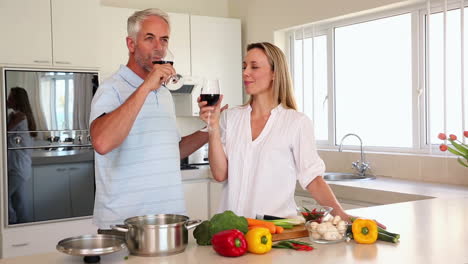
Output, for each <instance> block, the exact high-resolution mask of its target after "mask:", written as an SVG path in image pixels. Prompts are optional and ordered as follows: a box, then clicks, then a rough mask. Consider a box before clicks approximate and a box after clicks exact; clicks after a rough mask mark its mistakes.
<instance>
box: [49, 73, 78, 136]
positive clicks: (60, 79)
mask: <svg viewBox="0 0 468 264" xmlns="http://www.w3.org/2000/svg"><path fill="white" fill-rule="evenodd" d="M41 82H42V84H43V85H42V86H43V87H47V88H45V89H43V91H41V92H42V94H43V97H42V98H44V100H46V102H42V104H41V105H42V106H43V107H44V106H45V108H46V109H43V111H44V113H50V114H47V115H45V116H46V123H47V127H48V129H50V130H71V129H73V101H74V87H73V73H65V72H57V73H52V72H51V73H47V74H46V75H44V77H43V78H42V79H41ZM42 86H41V87H42Z"/></svg>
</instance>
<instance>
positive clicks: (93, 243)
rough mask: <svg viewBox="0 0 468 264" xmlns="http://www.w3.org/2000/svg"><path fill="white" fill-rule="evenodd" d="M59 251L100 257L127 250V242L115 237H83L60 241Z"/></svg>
mask: <svg viewBox="0 0 468 264" xmlns="http://www.w3.org/2000/svg"><path fill="white" fill-rule="evenodd" d="M56 248H57V250H58V251H60V252H63V253H65V254H69V255H73V256H99V255H105V254H110V253H113V252H116V251H119V250H121V249H123V248H126V245H125V241H124V240H123V239H122V238H120V237H118V236H113V235H83V236H77V237H69V238H66V239H63V240H60V241H59V242H58V244H57V247H56Z"/></svg>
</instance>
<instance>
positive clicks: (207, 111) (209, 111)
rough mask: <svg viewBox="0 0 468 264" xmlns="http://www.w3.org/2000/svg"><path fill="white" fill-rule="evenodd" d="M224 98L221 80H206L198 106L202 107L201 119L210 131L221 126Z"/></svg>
mask: <svg viewBox="0 0 468 264" xmlns="http://www.w3.org/2000/svg"><path fill="white" fill-rule="evenodd" d="M222 100H223V96H222V95H220V93H219V81H218V80H206V81H205V82H204V84H203V87H202V90H201V94H200V97H199V98H198V107H200V119H201V120H203V121H205V122H206V124H207V129H208V131H210V130H211V129H212V128H215V129H217V128H218V127H219V113H220V112H221V108H220V105H221V101H222Z"/></svg>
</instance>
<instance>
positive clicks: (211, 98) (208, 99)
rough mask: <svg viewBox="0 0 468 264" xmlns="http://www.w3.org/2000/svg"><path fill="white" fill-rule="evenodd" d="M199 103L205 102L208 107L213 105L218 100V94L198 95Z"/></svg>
mask: <svg viewBox="0 0 468 264" xmlns="http://www.w3.org/2000/svg"><path fill="white" fill-rule="evenodd" d="M200 99H201V101H202V102H203V101H206V102H207V104H206V105H208V106H212V105H215V104H216V103H217V102H218V100H219V94H200Z"/></svg>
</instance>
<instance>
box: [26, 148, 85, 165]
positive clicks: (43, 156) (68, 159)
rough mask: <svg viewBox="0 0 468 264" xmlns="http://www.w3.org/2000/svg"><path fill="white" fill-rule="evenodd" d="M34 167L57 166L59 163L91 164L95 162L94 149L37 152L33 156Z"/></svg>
mask: <svg viewBox="0 0 468 264" xmlns="http://www.w3.org/2000/svg"><path fill="white" fill-rule="evenodd" d="M31 158H32V163H33V166H37V165H47V164H57V163H75V162H89V161H93V160H94V149H90V148H83V149H73V150H52V151H46V150H41V151H39V150H35V151H33V154H32V156H31Z"/></svg>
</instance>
